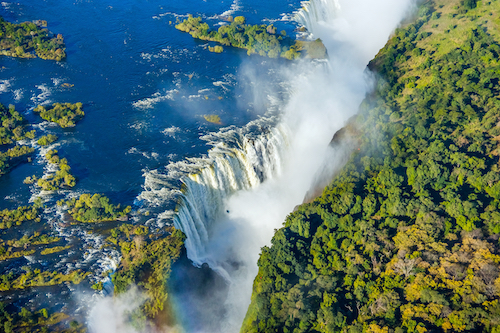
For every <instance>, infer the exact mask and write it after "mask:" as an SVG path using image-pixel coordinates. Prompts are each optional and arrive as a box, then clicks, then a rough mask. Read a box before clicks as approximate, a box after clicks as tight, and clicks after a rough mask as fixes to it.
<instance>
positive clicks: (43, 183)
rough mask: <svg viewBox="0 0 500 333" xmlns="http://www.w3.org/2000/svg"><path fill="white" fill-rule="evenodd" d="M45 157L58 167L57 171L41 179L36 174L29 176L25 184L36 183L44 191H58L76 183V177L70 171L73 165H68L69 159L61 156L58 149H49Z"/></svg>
mask: <svg viewBox="0 0 500 333" xmlns="http://www.w3.org/2000/svg"><path fill="white" fill-rule="evenodd" d="M45 158H46V159H47V160H48V161H49V163H51V164H54V165H55V166H56V167H57V170H56V172H55V173H54V174H49V175H48V176H46V177H44V178H39V179H38V178H37V177H36V176H32V177H27V178H26V179H25V180H24V183H25V184H33V183H36V185H37V186H38V187H40V188H41V189H42V190H43V191H57V190H60V189H63V188H71V187H73V186H75V185H76V178H75V176H73V175H72V174H71V173H70V170H71V167H70V166H69V165H68V160H67V159H65V158H63V159H61V158H59V155H57V150H55V149H54V150H49V151H48V152H47V154H45Z"/></svg>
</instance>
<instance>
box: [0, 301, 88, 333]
mask: <svg viewBox="0 0 500 333" xmlns="http://www.w3.org/2000/svg"><path fill="white" fill-rule="evenodd" d="M14 309H15V307H13V306H8V305H6V304H5V303H3V302H0V332H5V333H12V332H40V333H42V332H48V331H50V332H58V333H79V332H82V333H83V332H86V329H84V327H83V326H82V325H81V324H78V323H77V322H75V321H71V322H70V325H69V326H70V327H69V328H68V327H67V326H66V325H65V322H66V321H68V320H69V316H68V315H67V314H64V313H61V312H55V313H52V314H50V315H49V312H48V311H47V309H45V308H43V309H40V310H36V311H30V310H28V309H27V308H24V307H23V308H21V310H20V311H19V312H17V311H16V310H14Z"/></svg>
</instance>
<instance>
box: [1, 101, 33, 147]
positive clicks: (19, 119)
mask: <svg viewBox="0 0 500 333" xmlns="http://www.w3.org/2000/svg"><path fill="white" fill-rule="evenodd" d="M0 119H1V120H2V124H1V127H0V145H5V144H10V143H13V142H15V141H19V140H23V139H26V138H29V139H33V138H34V131H31V132H26V131H25V126H26V120H25V119H24V118H23V116H21V114H20V113H19V112H18V111H16V109H15V107H14V105H9V108H8V109H7V108H6V107H5V106H4V105H3V104H1V103H0Z"/></svg>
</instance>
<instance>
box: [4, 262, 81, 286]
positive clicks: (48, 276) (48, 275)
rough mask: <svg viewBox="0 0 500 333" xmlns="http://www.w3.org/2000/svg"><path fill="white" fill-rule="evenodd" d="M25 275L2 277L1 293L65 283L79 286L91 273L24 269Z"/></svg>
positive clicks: (25, 267) (5, 275) (10, 274)
mask: <svg viewBox="0 0 500 333" xmlns="http://www.w3.org/2000/svg"><path fill="white" fill-rule="evenodd" d="M23 269H24V271H25V273H22V274H20V275H18V276H14V274H13V273H12V272H9V273H8V274H2V275H0V291H7V290H14V289H25V288H29V287H40V286H54V285H58V284H61V283H63V282H72V283H73V284H79V283H80V282H82V281H83V280H84V279H85V277H86V276H88V275H89V274H90V272H86V273H85V272H82V271H81V270H75V271H72V272H71V273H69V274H64V273H57V272H55V271H54V272H49V271H41V270H39V269H35V270H34V271H32V270H31V269H30V268H29V267H27V266H24V267H23Z"/></svg>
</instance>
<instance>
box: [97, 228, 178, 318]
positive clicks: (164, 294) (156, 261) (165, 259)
mask: <svg viewBox="0 0 500 333" xmlns="http://www.w3.org/2000/svg"><path fill="white" fill-rule="evenodd" d="M148 232H149V231H148V228H147V227H144V226H133V225H130V224H123V225H121V226H120V227H118V228H115V229H113V230H111V235H110V236H109V237H108V238H107V241H108V242H109V243H110V244H115V245H119V247H120V249H121V254H122V260H121V262H120V266H119V267H118V269H117V271H116V272H115V273H114V274H113V284H114V286H115V293H116V294H121V293H123V292H125V291H127V290H128V289H129V288H130V287H131V286H132V285H136V286H139V288H140V290H142V291H144V293H145V295H146V300H145V302H144V303H143V304H142V306H141V308H140V309H139V310H138V313H137V316H136V320H137V321H138V323H137V324H141V322H142V323H144V320H146V319H149V320H152V321H153V322H154V323H155V324H156V325H157V326H158V327H162V325H169V326H173V324H175V318H174V315H173V312H172V309H171V304H170V303H169V302H168V278H169V276H170V273H171V270H172V265H173V263H174V262H175V261H176V260H178V259H179V258H180V256H181V253H182V249H183V247H184V239H185V237H186V236H185V235H184V234H183V233H182V232H181V231H179V230H176V229H174V228H173V227H170V228H168V229H167V230H165V232H166V233H167V236H161V237H158V235H156V236H155V235H152V234H150V235H149V237H146V236H147V235H148ZM94 288H95V289H99V285H96V286H95V287H94ZM101 288H102V285H101Z"/></svg>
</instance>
